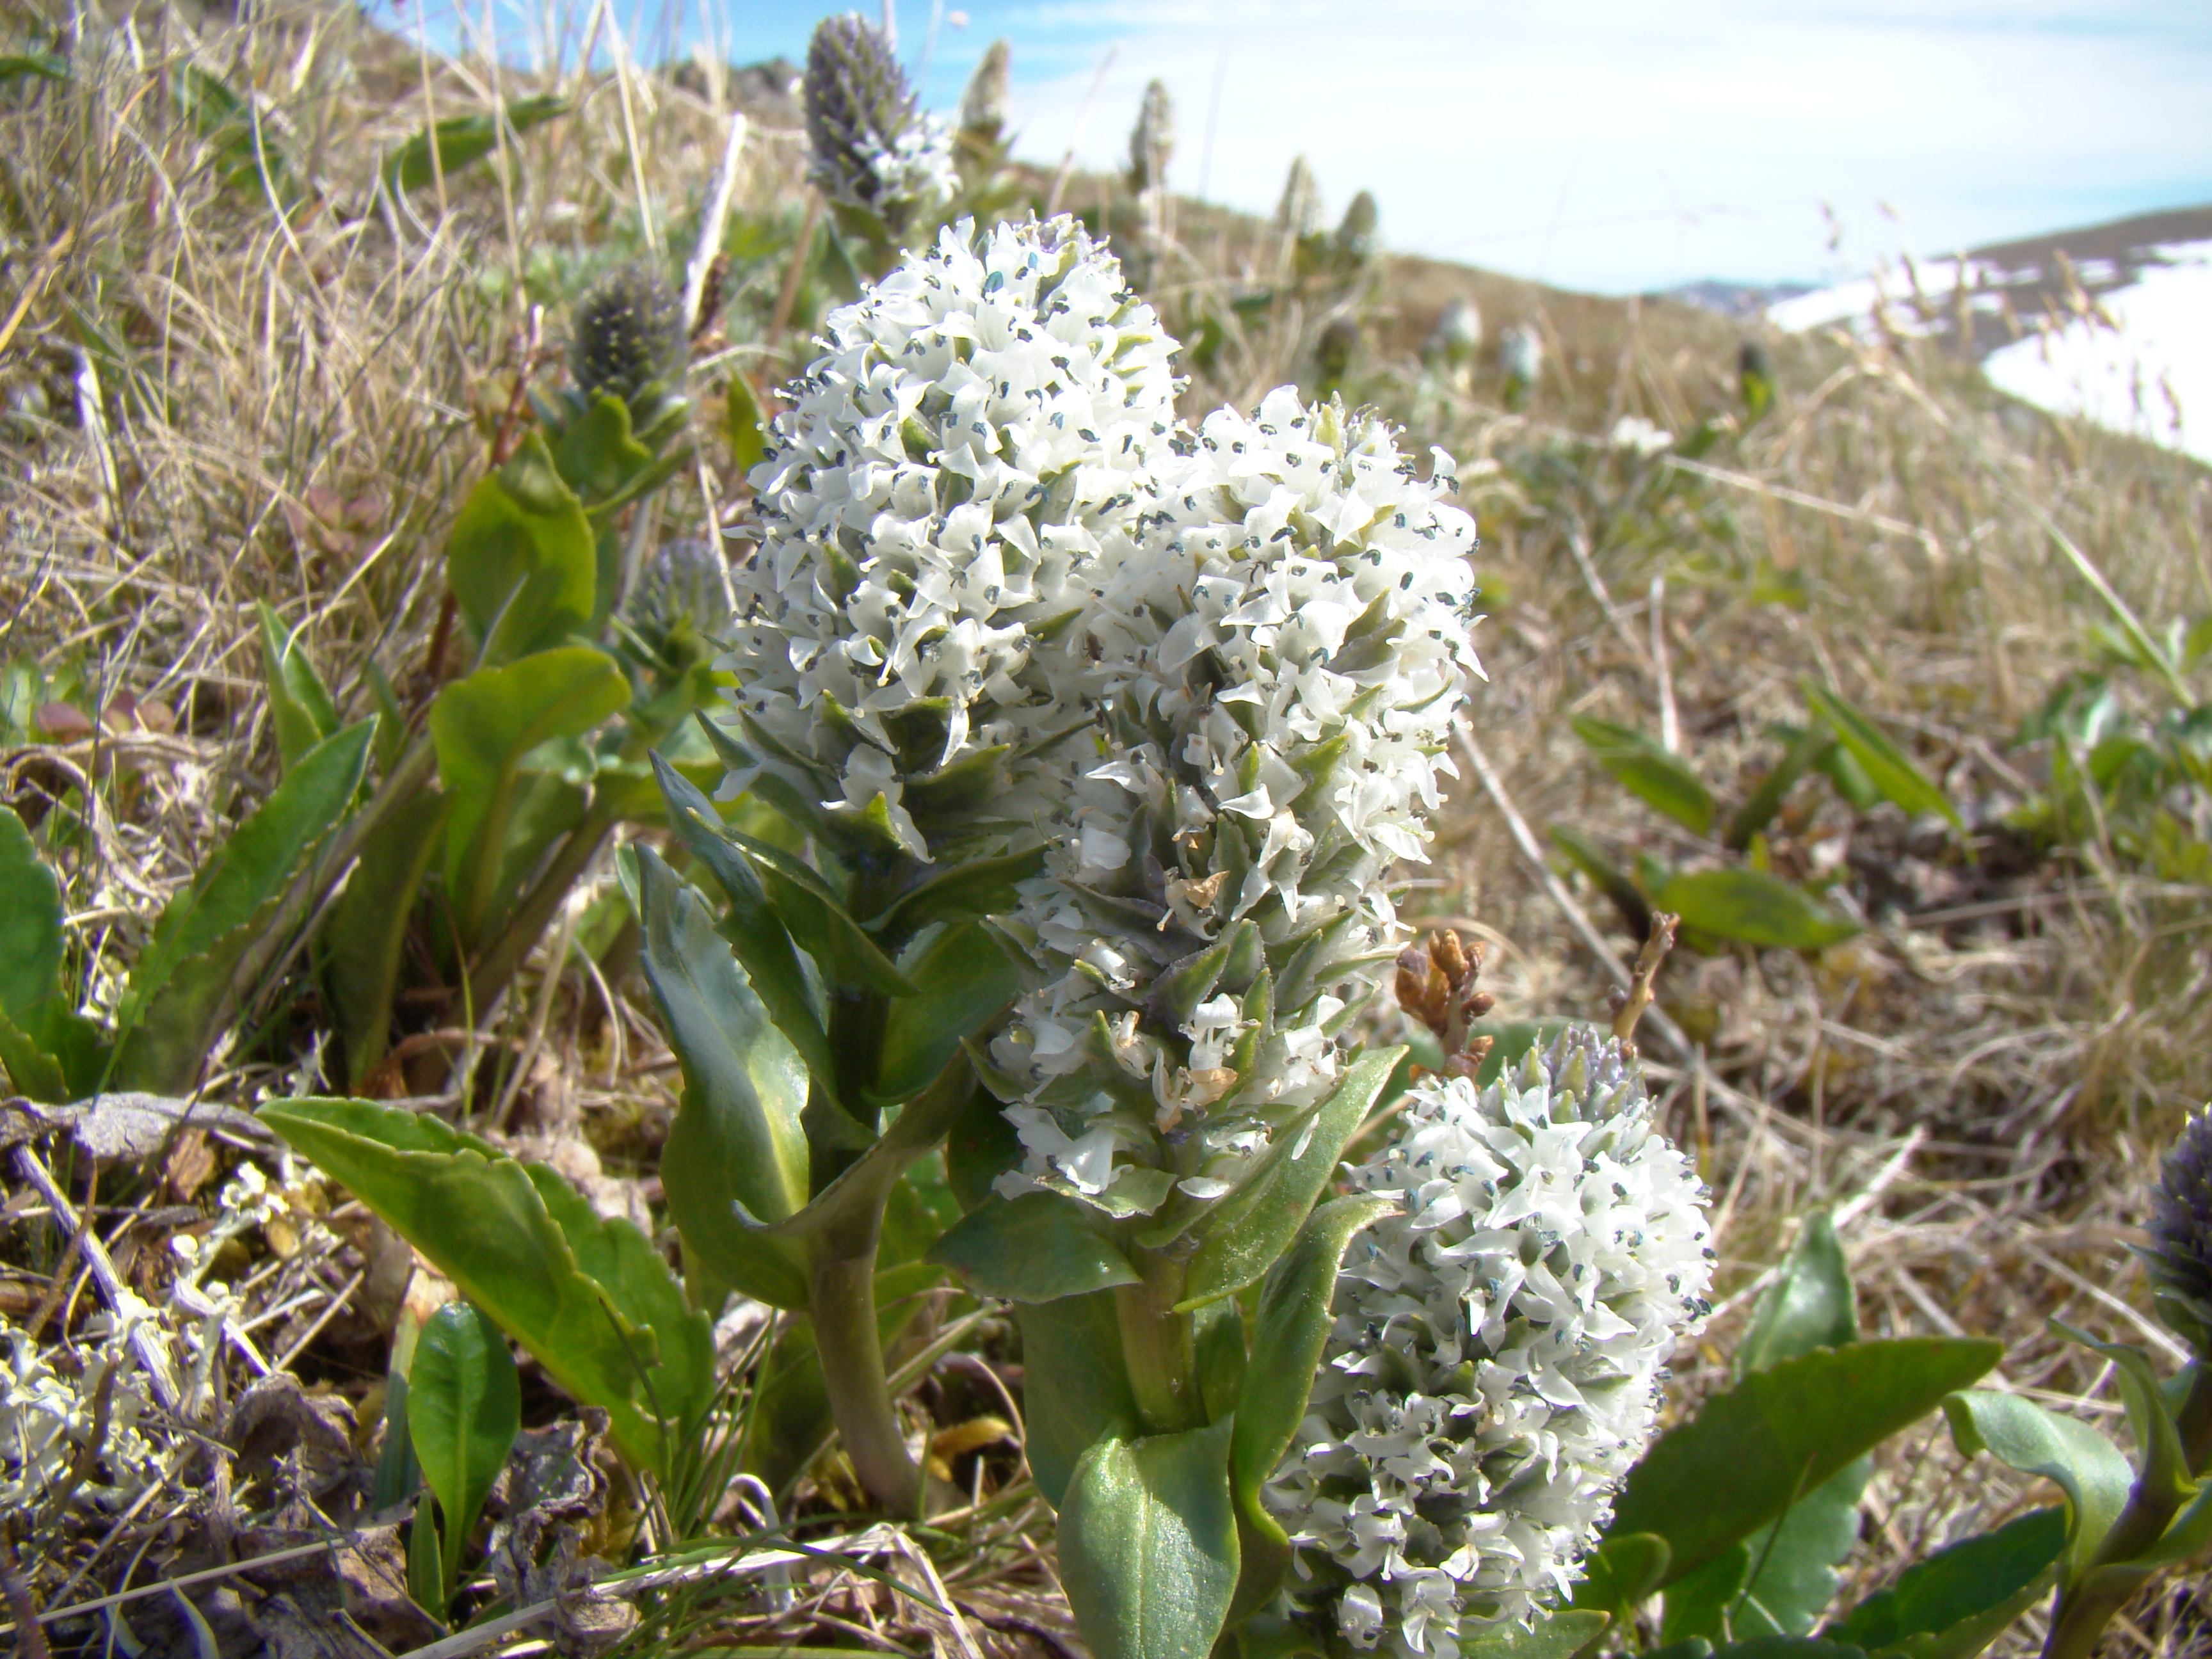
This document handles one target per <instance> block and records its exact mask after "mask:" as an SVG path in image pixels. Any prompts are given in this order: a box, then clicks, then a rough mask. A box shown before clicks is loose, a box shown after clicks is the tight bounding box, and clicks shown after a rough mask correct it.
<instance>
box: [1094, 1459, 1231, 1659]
mask: <svg viewBox="0 0 2212 1659" xmlns="http://www.w3.org/2000/svg"><path fill="white" fill-rule="evenodd" d="M1235 1427H1236V1425H1235V1423H1234V1422H1233V1421H1231V1420H1229V1419H1225V1420H1223V1421H1221V1422H1219V1423H1213V1424H1209V1425H1207V1426H1206V1427H1205V1428H1202V1429H1190V1430H1187V1431H1184V1432H1182V1433H1181V1434H1158V1435H1147V1436H1146V1437H1143V1438H1142V1439H1136V1440H1125V1439H1120V1438H1114V1439H1107V1440H1102V1441H1100V1442H1098V1443H1097V1444H1096V1445H1094V1446H1093V1447H1091V1449H1090V1450H1089V1451H1088V1452H1085V1454H1084V1456H1083V1461H1082V1462H1080V1463H1079V1464H1077V1465H1076V1469H1075V1476H1074V1479H1073V1480H1071V1481H1069V1483H1068V1487H1067V1501H1066V1503H1065V1504H1062V1505H1061V1508H1060V1582H1061V1583H1063V1584H1065V1585H1066V1588H1067V1600H1068V1603H1069V1605H1070V1606H1071V1607H1073V1608H1074V1609H1075V1616H1076V1619H1077V1620H1078V1622H1079V1623H1080V1624H1081V1626H1082V1627H1083V1634H1084V1636H1085V1639H1086V1640H1087V1641H1088V1642H1089V1643H1090V1645H1091V1651H1092V1652H1093V1653H1095V1654H1097V1656H1098V1659H1195V1656H1199V1655H1202V1654H1206V1653H1207V1652H1210V1651H1211V1650H1212V1647H1213V1643H1214V1638H1216V1637H1218V1636H1219V1635H1220V1633H1221V1626H1222V1624H1223V1621H1224V1620H1226V1619H1227V1617H1228V1615H1229V1601H1230V1597H1231V1595H1232V1594H1233V1592H1234V1591H1235V1589H1236V1588H1237V1521H1236V1516H1235V1515H1234V1513H1233V1511H1232V1510H1231V1504H1230V1498H1229V1465H1228V1453H1229V1438H1230V1435H1231V1432H1232V1431H1234V1429H1235Z"/></svg>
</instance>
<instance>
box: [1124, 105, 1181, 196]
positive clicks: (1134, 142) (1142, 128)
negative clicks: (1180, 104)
mask: <svg viewBox="0 0 2212 1659" xmlns="http://www.w3.org/2000/svg"><path fill="white" fill-rule="evenodd" d="M1175 144H1176V128H1175V101H1174V100H1173V99H1171V98H1170V96H1169V95H1168V88H1167V82H1164V81H1154V82H1152V83H1151V84H1149V85H1148V86H1146V88H1145V98H1144V101H1143V103H1141V104H1139V106H1138V108H1137V125H1135V126H1134V127H1133V128H1132V129H1131V130H1130V133H1129V186H1130V188H1131V189H1133V190H1135V191H1139V192H1141V191H1151V190H1160V189H1163V188H1164V187H1165V185H1166V184H1167V173H1168V163H1169V161H1171V160H1172V159H1173V158H1174V156H1175Z"/></svg>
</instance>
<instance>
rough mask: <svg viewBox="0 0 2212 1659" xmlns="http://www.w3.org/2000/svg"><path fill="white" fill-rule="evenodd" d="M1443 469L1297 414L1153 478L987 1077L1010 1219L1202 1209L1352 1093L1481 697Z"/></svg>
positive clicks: (1288, 399)
mask: <svg viewBox="0 0 2212 1659" xmlns="http://www.w3.org/2000/svg"><path fill="white" fill-rule="evenodd" d="M1436 470H1437V479H1436V481H1434V482H1425V481H1423V480H1422V479H1420V478H1419V477H1418V476H1417V475H1416V474H1415V471H1414V470H1413V466H1412V465H1411V464H1410V463H1409V462H1408V461H1407V460H1406V459H1404V458H1403V457H1401V455H1400V454H1399V453H1398V452H1397V450H1396V448H1395V445H1394V444H1393V442H1392V440H1391V435H1390V432H1389V428H1387V427H1386V426H1384V425H1383V423H1382V422H1380V421H1378V420H1375V419H1372V418H1370V417H1367V416H1356V417H1355V416H1349V415H1347V414H1346V411H1345V410H1343V408H1342V407H1341V406H1340V405H1337V404H1330V405H1327V406H1323V407H1321V408H1317V409H1316V408H1309V407H1307V406H1305V405H1304V404H1302V403H1301V402H1300V401H1299V399H1298V397H1297V393H1296V392H1295V391H1293V390H1291V389H1290V388H1287V387H1285V388H1284V389H1282V390H1279V391H1278V392H1273V393H1272V394H1270V395H1269V397H1268V398H1267V399H1266V401H1265V402H1264V403H1262V404H1261V407H1260V409H1259V410H1258V412H1257V414H1256V415H1255V416H1243V415H1240V414H1237V413H1236V412H1234V411H1233V410H1219V411H1218V412H1217V413H1215V414H1214V415H1212V416H1209V417H1207V419H1206V422H1205V423H1204V425H1203V426H1202V427H1201V428H1200V431H1199V433H1198V434H1197V435H1196V437H1195V440H1194V442H1192V443H1191V444H1190V445H1189V447H1188V453H1186V454H1183V455H1182V456H1180V457H1179V458H1177V459H1176V461H1175V463H1174V464H1173V465H1168V466H1164V467H1162V468H1161V469H1160V474H1159V476H1158V478H1157V479H1156V481H1155V483H1154V486H1153V494H1152V506H1151V507H1150V509H1149V510H1148V511H1147V512H1146V514H1145V515H1144V523H1143V526H1142V532H1141V534H1140V535H1139V538H1138V541H1137V545H1136V547H1135V549H1134V551H1133V556H1130V557H1128V558H1126V559H1124V560H1122V561H1121V562H1120V563H1119V564H1118V565H1115V566H1112V567H1109V568H1103V570H1102V573H1101V580H1099V582H1098V585H1097V588H1096V590H1095V592H1093V593H1092V594H1091V596H1090V597H1089V599H1088V601H1087V603H1086V605H1085V609H1084V611H1083V614H1082V617H1081V619H1080V622H1079V628H1080V629H1081V631H1082V635H1083V644H1084V654H1083V658H1082V659H1081V662H1080V665H1079V666H1080V668H1081V670H1082V672H1083V676H1084V678H1083V682H1082V684H1081V686H1080V699H1079V700H1080V702H1082V703H1084V704H1085V705H1086V706H1089V707H1092V708H1100V709H1103V710H1105V711H1108V712H1107V714H1105V717H1104V719H1103V724H1102V728H1101V732H1100V735H1099V738H1098V740H1097V744H1096V745H1095V746H1096V749H1097V752H1096V754H1095V755H1093V756H1091V757H1084V758H1083V759H1082V761H1081V762H1080V763H1076V764H1072V765H1071V766H1070V768H1069V770H1070V772H1071V774H1072V775H1070V776H1069V777H1068V778H1067V780H1066V785H1065V787H1064V788H1063V789H1061V790H1060V791H1057V792H1055V793H1054V796H1053V797H1052V799H1050V801H1049V802H1048V811H1047V817H1046V818H1045V819H1044V821H1043V822H1042V825H1041V827H1042V828H1043V829H1044V830H1045V839H1046V842H1047V847H1048V852H1047V863H1046V874H1045V876H1044V878H1042V879H1041V880H1039V881H1037V882H1036V883H1034V884H1032V885H1031V888H1030V892H1029V895H1028V896H1027V899H1026V902H1025V903H1024V906H1023V908H1022V910H1021V912H1020V914H1019V915H1018V917H1016V918H1015V919H1014V921H1013V924H1012V926H1013V927H1014V929H1015V930H1016V931H1017V932H1018V933H1021V935H1022V936H1023V937H1024V941H1025V943H1027V944H1029V945H1030V947H1031V950H1032V952H1033V955H1034V956H1035V957H1036V961H1037V963H1038V965H1039V967H1040V969H1041V970H1042V972H1043V974H1044V975H1046V981H1045V982H1044V983H1043V984H1042V986H1041V987H1039V988H1038V989H1037V990H1036V991H1035V992H1034V993H1032V994H1030V996H1028V997H1027V998H1025V999H1024V1000H1023V1001H1022V1003H1021V1004H1020V1005H1019V1006H1018V1009H1017V1012H1016V1018H1015V1020H1014V1022H1013V1024H1012V1027H1011V1028H1010V1029H1009V1030H1008V1031H1007V1032H1006V1034H1005V1035H1004V1036H1001V1037H1000V1039H999V1041H998V1042H997V1043H996V1045H995V1047H994V1058H995V1059H996V1060H998V1062H999V1063H1000V1066H1003V1067H1004V1068H1005V1069H1006V1073H1007V1074H1008V1075H1009V1076H1010V1077H1011V1079H1013V1080H1015V1081H1016V1082H1017V1083H1018V1085H1019V1087H1020V1091H1021V1093H1022V1097H1021V1098H1019V1099H1018V1100H1017V1101H1016V1103H1013V1104H1012V1105H1011V1106H1010V1108H1009V1110H1008V1115H1009V1116H1010V1117H1011V1118H1012V1120H1013V1121H1014V1122H1015V1124H1016V1125H1017V1127H1018V1130H1019V1132H1020V1134H1021V1138H1022V1141H1023V1145H1024V1148H1025V1152H1026V1157H1025V1158H1024V1165H1023V1168H1022V1169H1021V1170H1018V1171H1015V1172H1012V1173H1010V1174H1009V1175H1008V1176H1006V1177H1005V1178H1004V1179H1003V1180H1002V1182H1001V1184H1000V1190H1001V1191H1002V1192H1004V1193H1006V1194H1009V1195H1012V1194H1016V1193H1019V1192H1022V1191H1026V1190H1030V1189H1032V1188H1035V1187H1037V1186H1044V1187H1047V1188H1055V1189H1058V1190H1061V1191H1067V1192H1073V1193H1074V1194H1078V1195H1080V1196H1084V1197H1085V1198H1088V1199H1090V1200H1092V1201H1094V1202H1099V1203H1101V1204H1103V1206H1106V1207H1108V1208H1110V1209H1115V1210H1129V1209H1136V1210H1144V1211H1147V1212H1149V1211H1150V1210H1152V1208H1154V1207H1156V1206H1157V1205H1158V1203H1159V1202H1160V1201H1161V1200H1163V1199H1164V1198H1165V1197H1166V1195H1167V1194H1168V1192H1169V1191H1170V1189H1171V1188H1175V1189H1179V1190H1180V1192H1181V1193H1182V1195H1183V1198H1184V1200H1187V1201H1188V1203H1196V1204H1203V1203H1206V1202H1207V1201H1209V1200H1212V1199H1214V1198H1218V1196H1220V1195H1221V1194H1223V1193H1225V1192H1226V1191H1228V1190H1229V1188H1231V1186H1233V1185H1234V1184H1235V1182H1236V1180H1237V1176H1238V1175H1239V1174H1240V1173H1241V1172H1242V1170H1243V1169H1244V1168H1245V1167H1247V1165H1248V1164H1249V1162H1250V1160H1251V1159H1252V1158H1254V1157H1255V1155H1256V1154H1257V1153H1259V1152H1261V1150H1262V1149H1263V1148H1264V1147H1265V1146H1267V1145H1268V1144H1269V1143H1270V1141H1271V1140H1272V1139H1273V1135H1274V1133H1276V1132H1277V1131H1278V1130H1279V1129H1280V1128H1282V1127H1285V1126H1286V1125H1288V1124H1291V1123H1293V1122H1295V1121H1297V1115H1298V1113H1299V1111H1300V1109H1303V1108H1304V1107H1307V1106H1309V1105H1311V1104H1312V1103H1315V1102H1316V1101H1317V1100H1318V1099H1319V1098H1320V1097H1321V1096H1322V1094H1323V1093H1324V1092H1325V1091H1327V1089H1328V1086H1329V1085H1330V1084H1332V1083H1333V1082H1334V1080H1335V1078H1336V1076H1337V1074H1338V1073H1339V1071H1340V1056H1339V1052H1338V1049H1337V1047H1336V1042H1335V1036H1336V1033H1337V1031H1338V1030H1339V1029H1340V1026H1341V1025H1342V1024H1343V1023H1344V1022H1345V1020H1346V1018H1348V1014H1349V1012H1350V1009H1349V1004H1350V1002H1351V1001H1352V999H1354V998H1355V997H1356V996H1358V994H1361V993H1362V992H1363V991H1364V987H1365V981H1366V977H1367V975H1366V969H1367V968H1368V966H1369V965H1370V963H1373V962H1374V961H1376V960H1377V959H1378V958H1387V957H1388V956H1389V951H1391V950H1392V949H1394V948H1395V945H1396V943H1397V938H1396V931H1395V930H1396V919H1395V914H1394V912H1393V909H1392V906H1391V903H1390V901H1389V897H1388V896H1387V895H1386V893H1385V892H1384V890H1383V884H1382V877H1383V872H1384V871H1385V869H1386V868H1387V867H1388V866H1389V865H1390V864H1391V863H1392V862H1393V861H1395V860H1400V859H1419V858H1421V857H1423V856H1424V844H1425V841H1426V839H1427V830H1426V829H1425V817H1427V815H1429V814H1430V813H1432V812H1433V811H1435V810H1436V809H1437V806H1438V805H1439V795H1438V789H1437V776H1438V775H1439V774H1440V773H1443V772H1448V771H1449V770H1450V762H1449V759H1448V758H1447V757H1446V756H1445V754H1444V744H1445V739H1446V736H1447V732H1448V730H1449V721H1450V719H1451V716H1452V714H1453V712H1454V711H1455V708H1456V707H1457V705H1458V702H1459V699H1460V696H1461V694H1462V690H1463V689H1464V687H1465V684H1466V682H1467V680H1468V677H1469V675H1470V674H1473V673H1475V672H1479V671H1480V670H1479V665H1478V664H1477V662H1476V660H1475V658H1474V652H1473V648H1472V646H1471V644H1470V641H1469V637H1468V631H1469V616H1468V608H1469V606H1470V605H1471V603H1472V600H1473V597H1474V577H1473V572H1472V568H1471V567H1470V566H1469V564H1468V560H1467V555H1468V552H1469V551H1471V550H1472V548H1473V546H1474V523H1473V521H1472V520H1469V519H1468V517H1467V515H1466V514H1465V513H1462V512H1460V511H1458V510H1457V509H1456V508H1454V507H1448V506H1445V505H1443V502H1442V501H1441V500H1440V499H1439V497H1440V495H1441V493H1442V489H1443V485H1444V483H1445V482H1446V481H1448V480H1449V474H1450V470H1451V469H1450V463H1449V458H1447V457H1443V456H1442V455H1441V453H1439V456H1438V459H1437V469H1436ZM1002 1086H1004V1085H1003V1083H1002ZM1109 1188H1111V1189H1112V1190H1111V1191H1109ZM1188 1203H1187V1205H1186V1207H1188Z"/></svg>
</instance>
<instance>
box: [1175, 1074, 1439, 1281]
mask: <svg viewBox="0 0 2212 1659" xmlns="http://www.w3.org/2000/svg"><path fill="white" fill-rule="evenodd" d="M1403 1052H1404V1050H1403V1049H1400V1048H1378V1049H1369V1050H1368V1051H1366V1052H1365V1053H1364V1054H1361V1055H1360V1056H1359V1058H1358V1059H1357V1060H1353V1061H1352V1064H1351V1065H1350V1066H1347V1067H1346V1069H1345V1073H1344V1075H1343V1077H1342V1078H1340V1079H1338V1081H1337V1085H1336V1087H1335V1088H1334V1089H1333V1090H1331V1091H1329V1093H1328V1097H1326V1098H1325V1099H1323V1100H1322V1103H1321V1104H1320V1105H1319V1106H1318V1107H1316V1109H1315V1111H1314V1115H1313V1116H1312V1118H1311V1119H1310V1120H1309V1121H1308V1123H1307V1125H1306V1127H1300V1126H1299V1125H1298V1124H1297V1123H1295V1122H1294V1123H1291V1124H1286V1125H1285V1126H1284V1127H1282V1128H1281V1129H1279V1130H1278V1131H1277V1132H1276V1134H1275V1139H1274V1142H1273V1145H1272V1146H1269V1147H1268V1148H1267V1151H1266V1152H1263V1153H1261V1156H1260V1158H1259V1161H1258V1163H1257V1164H1255V1167H1254V1169H1253V1170H1252V1172H1251V1173H1250V1174H1249V1175H1248V1176H1246V1177H1245V1178H1244V1179H1243V1182H1240V1183H1238V1185H1237V1189H1236V1190H1235V1191H1234V1192H1231V1193H1230V1194H1227V1195H1226V1196H1225V1197H1223V1198H1220V1199H1218V1200H1216V1201H1215V1202H1214V1204H1213V1206H1212V1210H1211V1212H1209V1213H1208V1214H1207V1215H1206V1218H1205V1219H1204V1221H1203V1223H1202V1224H1201V1225H1200V1229H1199V1244H1198V1252H1197V1254H1196V1255H1194V1256H1193V1257H1192V1259H1191V1264H1190V1276H1189V1278H1188V1279H1187V1280H1186V1281H1185V1284H1184V1288H1183V1300H1182V1303H1181V1304H1179V1306H1180V1307H1182V1308H1184V1309H1188V1308H1194V1307H1196V1306H1198V1305H1199V1304H1201V1303H1206V1302H1211V1301H1212V1300H1213V1299H1214V1297H1220V1296H1229V1295H1232V1294H1234V1293H1235V1292H1236V1291H1241V1290H1243V1288H1244V1287H1245V1286H1246V1285H1249V1284H1251V1283H1252V1282H1253V1281H1255V1279H1258V1278H1259V1277H1260V1276H1261V1274H1262V1273H1266V1272H1267V1269H1268V1268H1270V1267H1273V1266H1274V1265H1275V1261H1276V1259H1277V1258H1278V1257H1279V1256H1280V1255H1282V1254H1283V1252H1284V1251H1285V1250H1286V1249H1289V1248H1290V1245H1291V1240H1292V1239H1294V1238H1296V1237H1297V1234H1298V1230H1299V1229H1300V1228H1302V1227H1303V1226H1304V1225H1305V1223H1306V1217H1307V1215H1308V1214H1309V1213H1310V1212H1311V1211H1312V1209H1313V1206H1314V1200H1316V1198H1318V1197H1320V1195H1321V1193H1322V1188H1324V1187H1326V1186H1327V1185H1328V1182H1329V1178H1330V1177H1331V1176H1334V1174H1335V1173H1336V1160H1337V1158H1338V1156H1339V1154H1340V1153H1341V1152H1343V1150H1344V1144H1345V1142H1346V1141H1347V1140H1349V1139H1352V1133H1353V1132H1354V1131H1355V1130H1357V1129H1358V1127H1359V1126H1360V1124H1361V1123H1362V1122H1363V1121H1365V1119H1366V1116H1367V1114H1368V1112H1369V1111H1370V1109H1372V1108H1373V1107H1374V1104H1375V1100H1376V1096H1378V1095H1380V1094H1381V1093H1382V1092H1383V1085H1384V1084H1386V1083H1388V1082H1389V1080H1390V1073H1391V1071H1392V1070H1393V1069H1394V1068H1395V1066H1397V1064H1398V1057H1399V1056H1400V1054H1402V1053H1403Z"/></svg>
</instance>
